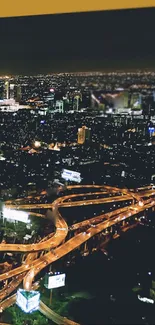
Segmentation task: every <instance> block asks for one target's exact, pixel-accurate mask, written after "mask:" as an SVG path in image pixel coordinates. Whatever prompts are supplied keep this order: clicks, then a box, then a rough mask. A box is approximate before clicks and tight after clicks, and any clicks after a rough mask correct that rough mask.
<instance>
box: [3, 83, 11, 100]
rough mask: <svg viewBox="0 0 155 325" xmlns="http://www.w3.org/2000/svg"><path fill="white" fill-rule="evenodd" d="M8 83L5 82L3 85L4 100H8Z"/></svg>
mask: <svg viewBox="0 0 155 325" xmlns="http://www.w3.org/2000/svg"><path fill="white" fill-rule="evenodd" d="M9 90H10V89H9V81H8V80H7V81H5V84H4V99H9V97H10V91H9Z"/></svg>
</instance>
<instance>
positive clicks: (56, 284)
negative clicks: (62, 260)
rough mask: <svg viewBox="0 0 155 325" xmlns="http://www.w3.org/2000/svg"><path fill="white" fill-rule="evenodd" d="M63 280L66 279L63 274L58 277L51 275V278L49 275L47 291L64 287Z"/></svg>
mask: <svg viewBox="0 0 155 325" xmlns="http://www.w3.org/2000/svg"><path fill="white" fill-rule="evenodd" d="M65 279H66V274H64V273H63V274H58V275H51V276H50V275H49V277H48V284H47V287H48V289H55V288H60V287H64V286H65Z"/></svg>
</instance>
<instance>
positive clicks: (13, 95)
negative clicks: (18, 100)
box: [9, 84, 15, 99]
mask: <svg viewBox="0 0 155 325" xmlns="http://www.w3.org/2000/svg"><path fill="white" fill-rule="evenodd" d="M9 89H10V99H14V97H15V85H14V84H10V87H9Z"/></svg>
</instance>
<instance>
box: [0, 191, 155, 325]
mask: <svg viewBox="0 0 155 325" xmlns="http://www.w3.org/2000/svg"><path fill="white" fill-rule="evenodd" d="M82 190H83V191H84V193H82ZM67 191H68V192H69V194H67V195H65V196H60V197H59V198H58V199H56V200H55V201H54V202H53V203H51V204H49V203H45V204H40V203H35V204H34V203H33V204H31V203H29V202H30V201H31V199H32V197H30V196H29V197H27V198H25V199H24V204H23V199H18V200H15V201H7V202H5V206H6V207H7V208H10V209H14V210H15V209H17V210H26V211H31V212H30V214H32V215H36V217H44V218H45V216H44V215H42V214H40V213H35V212H34V211H33V210H36V209H37V210H38V209H39V210H41V209H44V210H45V209H51V210H52V213H53V215H54V216H55V220H56V222H55V227H56V230H55V233H54V234H53V233H51V235H49V236H48V237H45V238H43V239H42V240H41V241H40V242H39V243H34V244H7V243H5V244H4V243H1V244H0V251H1V252H19V253H25V254H27V256H26V259H25V260H24V261H23V263H22V264H21V266H19V267H17V268H14V269H12V270H9V271H8V272H5V273H3V274H0V281H4V280H8V279H11V281H10V282H9V285H8V286H5V287H3V289H2V290H0V311H1V312H2V311H3V310H4V309H5V308H8V307H9V306H10V305H12V304H13V303H15V299H16V298H15V295H13V296H11V293H12V292H15V290H16V289H17V288H18V287H19V286H21V285H22V284H23V288H24V289H25V290H31V289H32V288H33V289H34V288H37V287H38V286H39V283H35V277H36V275H37V274H39V273H40V272H41V270H43V269H44V268H45V267H47V266H48V265H50V264H52V263H53V262H55V261H56V260H58V259H60V258H63V256H65V255H67V254H69V253H70V252H72V251H73V250H75V249H77V248H78V247H79V246H80V245H82V244H83V243H85V242H87V241H88V240H89V239H90V238H91V237H94V236H95V235H97V234H100V233H102V232H105V231H106V230H107V229H108V230H109V229H110V228H111V227H112V226H114V225H116V224H119V223H122V222H125V221H126V220H127V219H129V218H131V217H136V216H137V215H138V214H139V213H141V212H143V211H145V210H147V209H150V208H151V209H152V208H153V207H154V206H155V201H154V197H155V190H154V189H153V188H152V186H148V187H143V188H140V189H137V190H136V191H130V190H128V189H119V188H116V187H110V186H104V185H103V186H101V185H85V186H84V185H75V186H68V187H67ZM75 191H79V192H80V193H76V194H74V193H73V192H75ZM86 191H87V192H86ZM44 194H46V192H42V194H41V195H44ZM103 196H105V197H103ZM84 197H85V200H84V199H83V200H82V198H84ZM39 198H40V196H38V197H36V202H37V200H39ZM122 201H125V202H126V204H127V205H126V206H125V207H122V208H117V209H115V210H113V211H111V212H108V213H103V214H101V215H99V216H95V217H93V218H91V219H87V220H84V221H81V222H78V223H76V224H75V223H74V224H72V225H71V226H70V227H69V226H68V225H67V222H66V220H64V218H63V216H62V215H61V214H60V211H59V208H62V207H63V208H65V207H67V208H69V207H76V206H85V205H98V204H107V203H108V204H109V203H112V205H114V203H115V202H122ZM25 202H26V203H25ZM32 211H33V212H32ZM84 228H86V230H83V229H84ZM77 230H78V233H77V232H74V231H77ZM73 232H74V233H73ZM69 233H72V237H71V238H69V239H67V238H68V236H67V235H68V234H69ZM39 252H42V253H43V254H41V255H40V254H39ZM40 311H41V312H42V313H43V314H44V315H45V316H46V317H48V318H49V319H52V320H53V321H54V322H55V323H57V324H76V323H74V322H72V321H70V320H67V319H64V317H61V316H59V315H57V314H55V313H54V312H53V311H52V310H50V309H49V308H48V307H47V306H45V305H44V304H43V302H41V303H40Z"/></svg>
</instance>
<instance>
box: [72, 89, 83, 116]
mask: <svg viewBox="0 0 155 325" xmlns="http://www.w3.org/2000/svg"><path fill="white" fill-rule="evenodd" d="M81 102H82V95H81V93H78V94H76V95H75V96H74V97H73V110H74V111H77V112H78V111H79V108H80V103H81Z"/></svg>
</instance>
